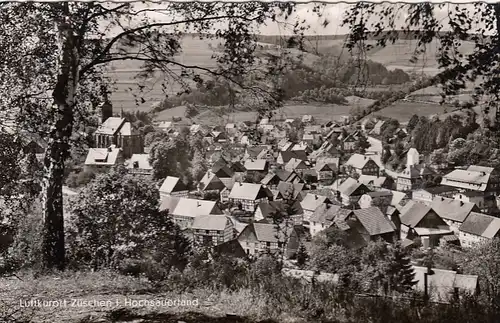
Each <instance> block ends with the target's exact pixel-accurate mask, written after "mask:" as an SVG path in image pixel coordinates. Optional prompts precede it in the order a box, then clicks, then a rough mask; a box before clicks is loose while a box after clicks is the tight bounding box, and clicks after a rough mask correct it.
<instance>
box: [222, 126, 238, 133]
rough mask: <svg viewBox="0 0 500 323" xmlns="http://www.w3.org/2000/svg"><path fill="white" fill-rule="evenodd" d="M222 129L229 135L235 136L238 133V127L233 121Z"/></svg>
mask: <svg viewBox="0 0 500 323" xmlns="http://www.w3.org/2000/svg"><path fill="white" fill-rule="evenodd" d="M224 129H225V131H226V132H227V134H228V135H230V136H235V135H236V134H237V133H238V128H237V127H236V125H235V124H234V123H228V124H226V127H225V128H224Z"/></svg>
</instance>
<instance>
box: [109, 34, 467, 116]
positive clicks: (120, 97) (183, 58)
mask: <svg viewBox="0 0 500 323" xmlns="http://www.w3.org/2000/svg"><path fill="white" fill-rule="evenodd" d="M343 41H344V40H343V39H337V40H323V41H311V42H310V43H309V45H308V47H309V48H310V49H313V48H314V50H311V52H314V51H315V50H317V51H318V52H320V53H325V52H330V53H334V54H338V55H340V54H342V55H350V54H349V53H348V52H347V50H346V49H342V47H343V46H342V44H343ZM368 43H372V44H374V41H368ZM217 45H218V41H217V40H207V39H203V40H200V39H199V38H198V37H196V36H185V37H184V39H183V40H182V52H181V53H180V55H178V56H177V57H175V60H176V61H177V62H179V63H182V64H186V65H197V66H200V67H204V68H211V67H214V66H215V61H214V59H213V58H212V55H213V54H214V50H215V48H216V47H217ZM263 45H264V46H266V45H265V44H263ZM271 46H272V45H271ZM462 47H463V48H464V52H468V51H470V50H471V49H472V43H469V42H464V44H463V45H462ZM414 48H415V42H414V41H411V40H400V41H396V43H395V44H388V45H387V47H385V48H374V49H372V50H370V51H369V52H368V55H367V57H368V59H371V60H374V61H377V62H380V63H382V64H384V65H386V66H387V67H388V68H389V69H395V68H401V69H403V70H405V71H407V72H420V73H425V74H431V75H432V74H435V73H437V72H438V69H437V66H438V65H437V61H436V58H435V55H436V52H437V46H436V45H435V44H434V45H430V46H428V48H427V53H426V54H425V57H421V59H420V60H419V61H418V62H417V63H416V64H413V63H410V58H411V55H412V53H413V50H414ZM304 56H305V57H304V60H305V63H311V62H314V60H315V59H317V58H318V56H316V55H314V54H311V53H309V54H305V55H304ZM140 70H141V63H138V62H135V61H125V62H115V63H114V64H113V65H111V71H110V72H109V76H110V77H111V78H112V79H114V80H115V81H116V83H115V91H114V92H113V94H112V96H111V100H112V103H113V106H114V107H115V111H118V110H119V109H121V108H123V110H125V111H131V110H132V111H133V110H141V111H148V110H149V109H150V108H151V106H152V105H154V104H157V103H158V102H160V101H161V100H163V98H164V97H165V95H166V94H167V95H175V94H176V93H177V92H179V91H180V90H181V86H180V85H179V83H178V82H176V81H175V80H174V79H173V78H172V77H169V76H165V75H160V74H159V73H157V74H156V75H155V76H154V77H151V78H150V79H148V81H147V83H146V88H145V90H144V92H143V93H141V92H140V91H139V81H138V80H137V79H136V76H137V74H138V73H139V72H140ZM171 70H172V72H173V73H175V74H178V73H180V71H181V69H180V68H179V67H176V66H173V67H172V69H171ZM165 79H166V80H167V82H165V83H166V84H165V85H164V86H162V82H161V81H162V80H165ZM374 90H378V89H374ZM420 92H421V93H419V96H425V99H426V100H428V101H439V100H440V97H439V92H438V89H435V88H428V89H424V90H421V91H420ZM426 93H428V94H426ZM427 96H428V97H427ZM141 98H143V99H144V100H145V102H141ZM421 99H422V98H419V100H421ZM464 99H465V98H464ZM349 106H351V105H349ZM302 108H303V107H302ZM287 109H289V108H287ZM318 109H319V108H313V107H310V106H308V107H307V110H301V111H300V113H295V111H294V110H293V109H292V110H289V111H287V113H289V114H291V115H297V114H298V115H303V114H306V113H307V114H318V115H322V116H323V115H325V113H324V110H327V111H328V113H333V114H332V116H337V115H343V114H348V112H349V110H350V108H348V107H342V106H337V107H335V108H334V109H332V108H331V107H328V106H325V107H322V108H321V109H319V110H321V112H316V111H319V110H318ZM395 109H396V110H397V108H395ZM396 110H394V111H396ZM331 111H335V112H331ZM337 111H339V112H337ZM172 113H176V114H175V115H178V114H177V112H175V111H174V112H172ZM172 113H169V117H167V118H171V115H172ZM403 114H406V112H404V113H403ZM249 115H250V114H249V113H246V114H242V113H236V114H232V115H230V116H229V117H230V119H231V118H232V119H234V120H239V119H240V118H248V116H249ZM240 116H242V117H240ZM204 117H205V118H207V119H212V118H213V116H211V114H210V113H208V114H207V115H205V116H204ZM162 118H163V117H162Z"/></svg>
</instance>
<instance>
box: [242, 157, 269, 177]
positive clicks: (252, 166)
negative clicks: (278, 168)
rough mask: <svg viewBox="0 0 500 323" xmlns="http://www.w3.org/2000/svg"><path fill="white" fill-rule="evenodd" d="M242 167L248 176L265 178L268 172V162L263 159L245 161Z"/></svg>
mask: <svg viewBox="0 0 500 323" xmlns="http://www.w3.org/2000/svg"><path fill="white" fill-rule="evenodd" d="M244 167H245V169H246V173H247V174H248V175H255V174H257V175H259V176H262V177H264V176H266V174H267V172H268V171H269V162H268V161H267V160H265V159H247V160H246V161H245V164H244Z"/></svg>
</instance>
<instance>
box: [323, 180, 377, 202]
mask: <svg viewBox="0 0 500 323" xmlns="http://www.w3.org/2000/svg"><path fill="white" fill-rule="evenodd" d="M337 185H338V186H337ZM331 188H332V190H333V191H334V192H335V193H336V196H337V200H339V201H340V202H342V204H343V205H346V206H349V205H355V204H356V203H358V201H359V199H360V198H361V196H362V195H363V194H366V193H368V192H370V189H369V188H368V187H366V186H365V185H364V184H363V183H361V182H359V181H357V180H355V179H354V178H351V177H349V178H347V179H345V180H344V181H342V182H341V183H340V185H339V183H338V182H336V183H334V184H333V185H332V186H331Z"/></svg>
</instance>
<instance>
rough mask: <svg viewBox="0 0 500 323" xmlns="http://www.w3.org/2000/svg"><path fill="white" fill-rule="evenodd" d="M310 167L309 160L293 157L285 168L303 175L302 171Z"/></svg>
mask: <svg viewBox="0 0 500 323" xmlns="http://www.w3.org/2000/svg"><path fill="white" fill-rule="evenodd" d="M309 168H310V164H309V162H307V161H303V160H300V159H297V158H292V159H290V160H289V161H288V163H286V165H285V170H286V171H289V172H295V173H297V174H298V175H299V176H302V173H303V172H304V171H305V170H307V169H309Z"/></svg>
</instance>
